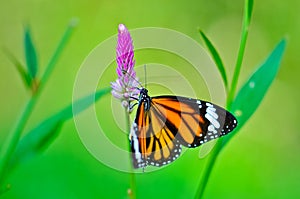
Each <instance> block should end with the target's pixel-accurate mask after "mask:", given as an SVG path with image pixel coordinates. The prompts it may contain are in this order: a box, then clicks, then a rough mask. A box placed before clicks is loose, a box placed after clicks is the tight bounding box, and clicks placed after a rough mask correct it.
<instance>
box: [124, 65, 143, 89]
mask: <svg viewBox="0 0 300 199" xmlns="http://www.w3.org/2000/svg"><path fill="white" fill-rule="evenodd" d="M122 73H123V74H128V75H129V77H130V78H132V79H133V80H134V81H136V82H137V83H138V84H139V86H140V87H141V88H142V87H143V85H142V84H141V83H140V82H139V81H138V80H137V79H136V78H135V77H133V76H132V75H131V74H129V73H128V72H127V71H126V70H122ZM137 89H140V88H138V87H137Z"/></svg>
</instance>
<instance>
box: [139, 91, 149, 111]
mask: <svg viewBox="0 0 300 199" xmlns="http://www.w3.org/2000/svg"><path fill="white" fill-rule="evenodd" d="M141 103H144V107H145V111H148V110H149V109H150V104H151V98H150V96H149V95H148V90H147V89H145V88H142V89H141V91H140V96H139V104H141Z"/></svg>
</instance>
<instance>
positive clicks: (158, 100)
mask: <svg viewBox="0 0 300 199" xmlns="http://www.w3.org/2000/svg"><path fill="white" fill-rule="evenodd" d="M152 103H153V104H154V105H156V104H159V105H160V106H159V107H162V108H163V109H165V110H167V111H166V113H167V116H166V118H167V120H169V121H176V124H174V125H176V126H177V134H176V139H178V140H179V142H180V144H182V145H184V146H186V147H190V148H192V147H197V146H200V145H201V144H203V143H205V142H208V141H210V140H213V139H216V138H218V137H221V136H223V135H226V134H228V133H229V132H231V131H232V130H233V129H234V128H235V127H236V125H237V120H236V119H235V117H234V116H233V115H232V114H231V113H230V112H228V111H226V110H225V109H223V108H221V107H220V106H217V105H215V104H212V103H210V102H206V101H202V100H197V99H191V98H185V97H177V96H157V97H153V98H152ZM174 117H176V119H175V120H173V118H174ZM177 118H180V121H177V120H178V119H177Z"/></svg>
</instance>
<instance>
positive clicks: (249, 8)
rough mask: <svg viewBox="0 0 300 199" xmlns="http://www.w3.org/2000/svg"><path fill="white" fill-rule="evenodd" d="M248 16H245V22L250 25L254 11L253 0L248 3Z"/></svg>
mask: <svg viewBox="0 0 300 199" xmlns="http://www.w3.org/2000/svg"><path fill="white" fill-rule="evenodd" d="M246 8H247V10H246V15H245V21H246V22H247V24H249V23H250V21H251V16H252V11H253V0H248V1H247V2H246Z"/></svg>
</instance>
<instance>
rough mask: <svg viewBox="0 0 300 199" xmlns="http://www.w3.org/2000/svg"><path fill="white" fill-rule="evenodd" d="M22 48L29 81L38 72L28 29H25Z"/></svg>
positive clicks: (34, 51)
mask: <svg viewBox="0 0 300 199" xmlns="http://www.w3.org/2000/svg"><path fill="white" fill-rule="evenodd" d="M24 48H25V58H26V65H27V70H28V74H29V75H30V77H31V79H35V77H36V73H37V70H38V62H37V55H36V49H35V46H34V44H33V41H32V37H31V34H30V30H29V27H25V33H24Z"/></svg>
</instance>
